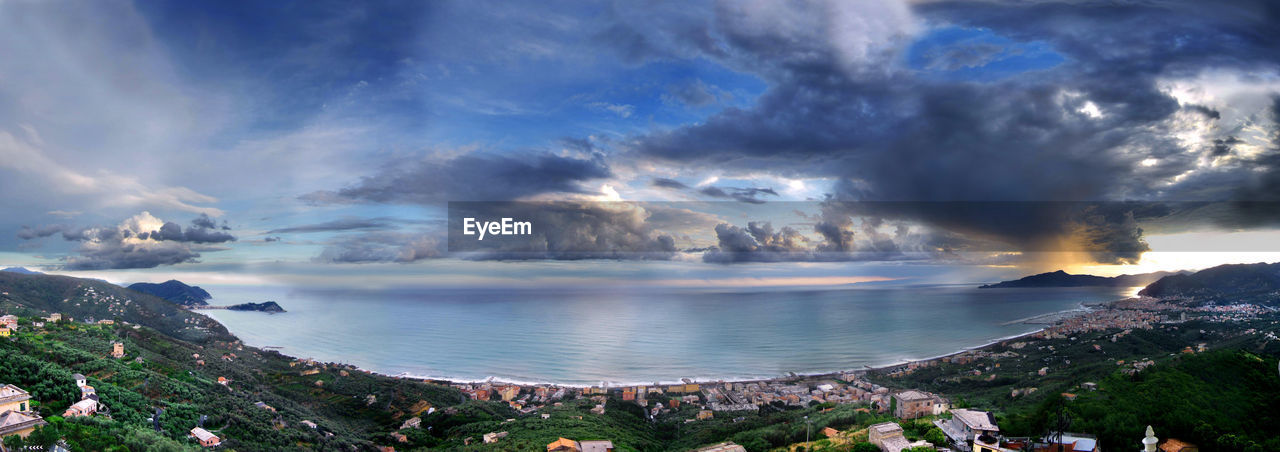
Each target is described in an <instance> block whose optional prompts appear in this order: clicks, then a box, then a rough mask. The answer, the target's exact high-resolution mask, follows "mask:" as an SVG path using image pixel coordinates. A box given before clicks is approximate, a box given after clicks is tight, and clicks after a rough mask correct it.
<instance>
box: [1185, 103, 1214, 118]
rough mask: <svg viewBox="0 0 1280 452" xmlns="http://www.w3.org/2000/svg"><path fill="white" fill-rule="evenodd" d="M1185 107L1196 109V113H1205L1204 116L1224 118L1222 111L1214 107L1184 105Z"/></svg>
mask: <svg viewBox="0 0 1280 452" xmlns="http://www.w3.org/2000/svg"><path fill="white" fill-rule="evenodd" d="M1183 108H1186V109H1188V110H1191V111H1194V112H1196V113H1200V114H1202V115H1204V117H1206V118H1209V119H1222V113H1221V112H1219V111H1218V110H1214V109H1212V108H1209V107H1206V106H1204V105H1187V106H1184V107H1183Z"/></svg>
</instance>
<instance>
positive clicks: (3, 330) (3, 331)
mask: <svg viewBox="0 0 1280 452" xmlns="http://www.w3.org/2000/svg"><path fill="white" fill-rule="evenodd" d="M12 335H13V331H12V330H10V329H9V327H7V326H0V337H9V336H12Z"/></svg>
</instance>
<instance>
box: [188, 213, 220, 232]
mask: <svg viewBox="0 0 1280 452" xmlns="http://www.w3.org/2000/svg"><path fill="white" fill-rule="evenodd" d="M191 226H193V227H197V228H204V229H216V228H217V227H218V224H217V223H216V222H214V221H213V219H212V218H209V215H208V214H203V213H202V214H200V216H198V217H196V218H195V219H194V220H191Z"/></svg>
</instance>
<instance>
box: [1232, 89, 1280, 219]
mask: <svg viewBox="0 0 1280 452" xmlns="http://www.w3.org/2000/svg"><path fill="white" fill-rule="evenodd" d="M1266 116H1268V118H1267V119H1269V120H1270V124H1269V125H1268V126H1267V137H1266V138H1267V140H1268V141H1269V142H1270V143H1269V147H1268V149H1267V150H1266V152H1264V153H1262V154H1261V155H1259V156H1257V157H1256V158H1254V159H1253V160H1251V161H1250V162H1249V163H1250V164H1251V165H1252V166H1251V169H1252V170H1253V171H1252V173H1253V174H1252V178H1251V179H1249V180H1248V182H1247V183H1246V184H1245V185H1244V186H1243V187H1240V189H1239V192H1238V194H1237V200H1236V202H1235V203H1233V205H1232V206H1233V207H1234V208H1233V209H1231V210H1230V212H1229V213H1228V214H1226V215H1220V216H1218V217H1217V218H1218V221H1219V223H1220V224H1222V225H1223V226H1226V227H1232V228H1246V227H1257V226H1275V225H1280V94H1277V95H1274V96H1272V98H1271V105H1270V106H1269V107H1268V111H1267V115H1266Z"/></svg>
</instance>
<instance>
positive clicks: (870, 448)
mask: <svg viewBox="0 0 1280 452" xmlns="http://www.w3.org/2000/svg"><path fill="white" fill-rule="evenodd" d="M853 452H880V448H879V447H877V446H876V445H875V444H871V443H858V444H854V445H853Z"/></svg>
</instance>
